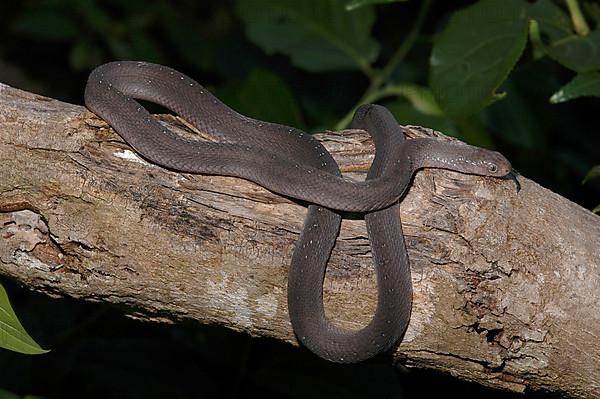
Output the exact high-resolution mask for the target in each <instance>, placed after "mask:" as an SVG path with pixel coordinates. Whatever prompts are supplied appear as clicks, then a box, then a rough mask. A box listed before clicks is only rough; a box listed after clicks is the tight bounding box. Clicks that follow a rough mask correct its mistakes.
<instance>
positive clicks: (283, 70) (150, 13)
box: [0, 0, 600, 398]
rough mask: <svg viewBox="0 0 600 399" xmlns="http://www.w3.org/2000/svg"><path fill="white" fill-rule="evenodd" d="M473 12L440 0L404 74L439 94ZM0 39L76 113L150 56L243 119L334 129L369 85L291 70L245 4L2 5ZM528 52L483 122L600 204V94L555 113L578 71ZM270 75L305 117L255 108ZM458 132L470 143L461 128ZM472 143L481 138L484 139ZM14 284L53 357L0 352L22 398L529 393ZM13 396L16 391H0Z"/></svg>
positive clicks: (59, 1) (393, 32)
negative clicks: (438, 48)
mask: <svg viewBox="0 0 600 399" xmlns="http://www.w3.org/2000/svg"><path fill="white" fill-rule="evenodd" d="M471 3H472V2H469V1H454V2H441V1H438V2H434V3H433V6H432V7H431V9H430V10H429V12H428V14H427V17H426V21H425V24H424V27H423V30H422V32H421V34H420V36H419V38H418V40H417V42H416V44H415V46H414V47H413V48H412V49H411V51H410V52H409V53H408V55H407V57H406V59H405V60H404V61H403V62H402V63H401V65H400V66H399V67H398V68H397V71H395V73H394V75H395V76H398V77H399V79H405V80H408V81H412V82H415V83H419V84H423V85H426V84H427V80H428V68H429V67H428V64H429V55H430V53H431V46H432V40H433V38H434V37H435V34H436V33H437V32H439V31H440V30H441V29H443V27H444V25H445V23H446V22H447V19H448V17H449V15H451V14H452V12H454V11H456V10H458V9H460V8H461V7H462V6H465V5H468V4H471ZM418 7H419V2H418V1H409V2H407V3H406V4H404V3H399V4H393V5H384V6H380V7H378V8H377V20H376V21H377V22H376V24H375V26H374V28H373V36H374V37H375V38H376V39H377V40H378V41H379V42H380V44H381V46H382V50H381V56H380V60H379V61H378V62H377V64H376V65H375V66H380V67H381V66H383V65H384V63H385V61H386V60H387V58H389V56H390V54H392V53H393V51H394V49H395V48H396V47H397V46H398V45H399V44H400V43H401V42H402V40H403V37H404V35H406V33H407V32H408V30H409V29H410V27H411V24H412V23H413V21H414V19H415V15H416V14H417V10H418ZM0 35H1V40H0V82H3V83H6V84H9V85H11V86H14V87H18V88H21V89H24V90H29V91H33V92H36V93H40V94H44V95H47V96H50V97H53V98H58V99H60V100H63V101H68V102H71V103H75V104H83V88H84V87H85V82H86V78H87V75H88V74H89V72H90V70H91V69H92V68H93V67H94V66H96V65H98V64H101V63H103V62H107V61H112V60H116V59H135V60H146V61H153V62H159V63H163V64H166V65H169V66H171V67H174V68H176V69H178V70H181V71H182V72H184V73H186V74H188V75H190V76H192V77H194V78H195V79H196V80H198V81H199V82H201V83H202V84H203V85H205V86H206V87H208V88H209V89H210V90H211V91H213V92H214V93H216V94H217V95H218V96H219V97H221V98H222V99H223V100H224V101H225V102H226V103H228V104H229V105H231V106H232V107H234V108H236V109H237V110H238V111H240V112H242V113H245V114H248V115H251V116H254V117H257V118H260V119H265V120H275V121H278V122H283V123H286V124H290V125H294V126H297V127H300V128H303V129H305V130H308V131H311V132H312V131H315V130H322V129H325V128H333V126H334V125H335V124H336V123H337V122H338V121H339V119H340V118H342V116H343V115H345V114H346V113H347V112H348V111H349V110H350V109H351V108H352V106H353V105H354V104H355V102H356V101H357V100H358V99H359V98H360V96H361V95H362V94H363V92H364V91H365V89H366V87H367V85H368V80H367V79H366V78H365V77H364V76H363V75H362V74H361V73H360V72H358V71H332V72H319V73H311V72H306V71H304V70H301V69H299V68H296V67H294V66H293V65H292V64H291V63H290V60H289V58H288V57H286V56H285V55H277V54H275V55H267V54H265V53H264V52H263V51H262V50H261V49H260V48H259V47H257V46H255V45H254V44H252V43H251V42H250V41H249V40H248V38H247V37H246V33H245V30H244V23H243V21H242V20H241V19H240V18H239V17H238V15H237V14H236V10H235V2H234V1H216V0H214V1H201V2H196V1H191V0H189V1H183V0H179V1H127V2H123V1H116V0H111V1H99V0H98V1H93V0H81V1H76V0H70V1H69V0H47V1H42V0H29V1H13V2H2V4H1V5H0ZM531 53H532V51H531V49H530V48H529V47H528V48H527V49H526V50H525V53H524V55H523V57H522V58H521V60H520V61H519V63H518V64H517V66H516V68H515V69H514V70H513V72H512V73H511V75H510V77H509V79H508V80H507V82H506V83H505V84H504V86H503V88H504V89H506V90H507V91H508V96H507V97H506V98H505V99H504V100H502V101H500V102H498V103H496V104H494V105H492V106H491V107H488V108H487V109H485V110H484V111H482V113H481V115H480V116H479V117H480V118H481V120H484V121H485V126H486V128H487V133H488V134H489V137H491V138H492V140H491V142H489V144H490V146H492V147H493V148H495V149H497V150H499V151H501V152H502V153H504V154H505V155H506V156H507V157H508V158H509V159H511V161H512V162H513V165H514V166H515V167H516V168H517V169H518V170H519V171H520V172H521V173H522V174H523V175H525V176H527V177H528V178H531V179H533V180H535V181H536V182H538V183H539V184H541V185H543V186H545V187H548V188H550V189H552V190H553V191H556V192H558V193H559V194H561V195H563V196H565V197H567V198H569V199H571V200H573V201H575V202H577V203H579V204H581V205H582V206H584V207H586V208H589V209H591V208H593V207H594V206H596V205H597V204H598V203H600V186H599V184H598V181H591V182H590V183H588V184H586V185H582V184H581V181H582V179H583V177H584V176H585V175H586V173H587V172H588V171H589V170H590V169H591V167H592V166H593V165H594V164H600V157H599V151H598V149H599V148H600V136H599V135H598V134H597V129H596V126H597V121H596V120H595V116H596V115H595V113H594V112H596V113H597V112H598V110H600V107H598V100H597V99H593V98H582V99H577V100H574V101H570V102H567V103H563V104H559V105H552V104H550V103H549V102H548V98H549V97H550V96H551V95H552V94H553V93H554V92H555V91H556V90H558V89H559V88H560V87H561V86H562V85H564V84H565V83H567V82H568V81H569V80H570V79H571V78H572V76H573V73H572V72H570V71H568V70H566V69H565V68H563V67H561V66H560V65H558V64H557V63H556V62H554V61H552V60H550V59H548V58H541V59H534V58H533V56H532V54H531ZM257 69H258V70H260V71H264V70H266V71H270V72H271V73H273V74H275V75H277V76H278V77H279V78H280V79H281V80H282V81H283V84H284V85H285V86H286V87H287V89H289V91H290V92H291V93H292V95H293V98H294V99H295V101H296V103H297V104H298V112H297V113H295V114H292V115H277V114H275V115H273V114H272V112H271V111H269V109H268V107H266V108H265V107H259V106H257V105H256V104H254V103H253V101H252V100H251V99H250V100H249V99H248V96H249V95H250V94H252V93H254V92H253V91H252V89H251V88H250V89H249V88H248V87H249V86H251V83H252V81H250V80H249V76H250V74H251V73H253V71H256V70H257ZM259 83H260V80H259ZM268 95H269V93H266V96H267V97H268ZM271 100H272V101H278V99H277V98H274V99H271ZM383 103H384V104H385V102H383ZM400 123H407V124H408V123H418V120H415V121H411V120H400ZM517 127H518V128H520V129H527V130H528V131H529V132H531V136H530V140H529V142H527V143H524V142H519V140H515V139H514V136H511V135H510V132H511V130H512V129H513V128H515V129H516V128H517ZM455 134H456V135H458V136H459V137H463V138H465V136H464V135H462V136H461V132H460V131H459V132H455ZM470 139H471V140H470V141H472V142H475V143H477V142H478V137H470ZM596 180H599V179H596ZM2 283H3V284H4V285H5V286H6V288H7V290H8V291H9V296H10V298H11V300H12V302H13V305H14V307H15V311H16V313H17V315H19V317H20V318H21V320H22V322H23V324H24V325H25V327H26V329H27V330H28V331H29V332H30V333H31V335H32V336H33V337H34V338H35V339H36V340H37V341H38V342H39V343H40V344H41V345H42V346H43V347H45V348H51V349H52V352H50V353H49V354H46V355H41V356H25V355H20V354H16V353H12V352H8V351H5V350H1V349H0V388H1V389H5V390H7V391H10V392H13V393H15V394H17V395H26V394H34V395H40V396H42V397H49V398H58V397H76V396H83V395H85V396H86V397H111V396H118V397H126V398H137V397H140V398H141V397H144V398H152V397H164V396H168V397H174V398H177V397H194V396H195V397H243V396H246V395H249V394H256V395H260V396H261V397H278V398H281V397H298V398H300V397H302V398H306V397H314V398H321V397H323V398H325V397H327V398H336V397H340V398H342V397H344V398H362V397H384V398H387V397H394V398H395V397H402V395H405V396H406V397H428V396H429V395H434V394H436V393H443V394H445V395H455V394H456V395H461V396H462V397H465V398H475V397H481V396H482V395H485V397H486V398H509V397H516V396H518V395H511V394H507V393H504V392H497V391H490V390H487V389H484V388H481V387H478V386H476V385H472V384H467V383H463V382H458V381H455V380H453V379H452V378H450V377H449V376H443V375H439V374H435V373H430V372H425V371H413V370H410V371H409V370H400V369H397V368H394V367H392V366H388V365H386V364H385V362H381V361H377V360H375V361H372V362H368V363H366V364H363V365H355V366H339V365H333V364H328V363H327V362H324V361H321V360H320V359H317V358H315V357H314V356H312V355H311V354H309V353H306V351H305V350H303V349H298V348H294V347H292V346H289V345H283V344H280V343H277V342H273V341H270V340H266V339H252V338H249V337H247V336H244V335H242V334H236V333H233V332H231V331H228V330H225V329H222V328H219V327H206V326H198V325H197V324H195V323H189V324H186V323H183V324H180V325H177V326H168V325H154V324H150V323H143V322H138V321H135V320H132V319H129V318H127V317H125V316H123V312H122V310H121V309H114V308H108V307H106V306H104V305H101V304H90V303H77V302H76V301H73V300H69V299H60V300H57V299H49V298H48V297H45V296H43V295H39V294H34V293H31V292H29V291H28V290H27V289H26V288H23V287H20V286H19V285H18V284H17V283H15V282H12V281H8V280H6V279H2ZM3 395H6V396H3ZM529 396H531V397H533V396H534V395H533V394H529ZM4 397H7V398H8V397H12V396H9V395H8V393H2V392H1V391H0V398H4Z"/></svg>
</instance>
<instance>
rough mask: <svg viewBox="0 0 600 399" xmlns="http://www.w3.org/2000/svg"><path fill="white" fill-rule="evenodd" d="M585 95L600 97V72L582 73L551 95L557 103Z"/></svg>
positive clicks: (552, 100) (551, 99)
mask: <svg viewBox="0 0 600 399" xmlns="http://www.w3.org/2000/svg"><path fill="white" fill-rule="evenodd" d="M583 96H588V97H591V96H594V97H600V72H587V73H580V74H579V75H577V76H575V78H573V80H571V81H570V82H569V83H567V84H566V85H564V86H563V87H561V88H560V90H558V91H557V92H556V93H554V94H553V95H552V97H550V102H551V103H554V104H557V103H562V102H565V101H569V100H572V99H574V98H578V97H583Z"/></svg>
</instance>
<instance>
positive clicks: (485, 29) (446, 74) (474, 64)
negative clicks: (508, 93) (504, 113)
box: [430, 0, 528, 117]
mask: <svg viewBox="0 0 600 399" xmlns="http://www.w3.org/2000/svg"><path fill="white" fill-rule="evenodd" d="M500 4H501V5H500ZM527 7H528V5H527V3H526V2H524V1H522V0H507V1H503V2H501V3H500V2H498V1H496V0H482V1H480V2H478V3H475V4H474V5H472V6H469V7H467V8H465V9H464V10H462V11H459V12H456V13H455V14H454V15H453V16H452V17H451V18H450V21H449V23H448V26H447V27H446V29H445V30H444V31H443V32H442V33H441V34H440V35H439V37H438V38H437V40H436V41H435V43H434V46H433V51H432V55H431V60H430V65H431V71H430V82H431V84H430V86H431V88H432V90H433V92H434V94H435V96H436V98H437V100H438V102H439V103H440V105H441V106H442V109H443V110H444V111H445V112H446V113H447V114H449V115H451V116H455V117H456V116H466V115H472V114H475V113H477V112H479V111H480V110H481V109H482V108H484V107H485V106H487V105H489V104H490V103H492V102H494V101H496V100H498V99H500V98H502V97H503V94H499V93H496V89H497V88H498V87H499V86H500V84H501V83H502V82H503V81H504V79H506V77H507V76H508V74H509V72H510V71H511V69H512V68H513V66H514V65H515V63H516V62H517V60H518V59H519V57H520V56H521V53H522V52H523V49H524V48H525V43H526V40H527V30H528V22H527V18H526V16H527V12H526V11H527Z"/></svg>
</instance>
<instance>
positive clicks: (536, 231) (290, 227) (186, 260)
mask: <svg viewBox="0 0 600 399" xmlns="http://www.w3.org/2000/svg"><path fill="white" fill-rule="evenodd" d="M163 120H165V121H168V123H169V124H173V125H174V126H175V127H176V128H177V129H179V130H181V131H182V132H183V131H184V130H183V129H184V124H183V123H182V122H181V121H180V120H178V119H176V118H173V117H163ZM410 132H411V135H414V136H423V135H438V134H436V133H434V132H432V131H430V130H427V129H423V128H418V127H411V128H410ZM185 134H188V135H189V134H190V133H185ZM318 137H319V139H320V140H322V141H323V142H324V144H325V145H326V147H327V148H328V149H329V150H330V151H331V152H332V153H333V154H334V156H335V157H336V159H337V160H338V161H339V163H340V166H341V168H342V169H343V170H344V171H345V172H347V174H349V175H353V176H354V177H357V178H362V177H364V173H365V171H366V170H367V169H368V165H369V163H370V160H371V154H372V152H373V148H372V145H371V142H370V141H369V139H368V136H367V135H366V134H365V133H364V132H360V131H343V132H337V133H327V134H324V135H319V136H318ZM442 139H446V138H442ZM521 183H522V186H523V189H522V190H521V192H520V193H518V194H517V193H516V192H515V189H514V185H513V184H512V183H511V182H509V181H503V180H497V179H492V178H480V177H476V176H467V175H462V174H458V173H453V172H447V171H440V170H425V171H421V172H419V173H418V174H417V176H416V178H415V181H414V184H413V186H412V187H411V189H410V192H409V193H408V195H407V196H406V198H405V199H404V200H403V202H402V205H401V208H402V209H401V212H402V222H403V227H404V231H405V235H406V242H407V245H408V249H409V256H410V260H411V268H412V275H413V285H414V303H413V313H412V319H411V323H410V326H409V329H408V331H407V333H406V336H405V337H404V341H403V342H402V344H401V345H400V347H399V349H398V350H397V352H396V360H398V359H402V361H403V362H404V363H405V364H407V365H408V366H411V367H421V368H433V369H436V370H440V371H446V372H450V373H452V374H453V375H455V376H458V377H460V378H462V379H466V380H471V381H477V382H479V383H481V384H484V385H488V386H493V387H498V388H504V389H510V390H514V391H523V390H525V389H528V388H530V389H548V390H551V391H561V392H564V393H566V394H567V395H569V396H572V397H577V398H584V397H587V398H590V397H591V398H600V346H598V344H597V341H598V337H600V316H599V315H600V255H599V251H598V248H600V217H599V216H596V215H593V214H592V213H591V212H588V211H587V210H585V209H582V208H581V207H579V206H577V205H576V204H573V203H572V202H570V201H568V200H566V199H564V198H562V197H560V196H558V195H556V194H554V193H552V192H550V191H549V190H546V189H544V188H543V187H540V186H539V185H537V184H535V183H534V182H532V181H529V180H527V179H526V178H521ZM305 211H306V208H305V207H304V206H302V205H300V204H297V203H294V202H292V201H289V200H287V199H285V198H282V197H280V196H278V195H275V194H273V193H270V192H269V191H267V190H265V189H263V188H261V187H258V186H256V185H255V184H252V183H249V182H246V181H244V180H240V179H235V178H227V177H219V176H200V175H188V174H179V173H175V172H172V171H167V170H164V169H162V168H159V167H157V166H154V165H150V164H148V163H146V162H144V161H142V160H140V159H139V158H138V157H136V156H135V155H134V154H133V153H132V152H131V150H130V148H129V147H128V146H127V145H125V144H124V143H123V142H122V140H121V139H120V138H119V137H118V136H117V135H116V134H115V133H114V132H113V131H112V130H110V129H109V128H108V126H107V125H106V124H105V123H104V122H102V121H100V120H98V119H97V118H96V117H95V116H94V115H93V114H91V113H90V112H88V111H87V110H86V109H85V108H83V107H80V106H75V105H70V104H65V103H62V102H59V101H56V100H51V99H48V98H44V97H40V96H37V95H34V94H30V93H26V92H23V91H19V90H16V89H13V88H10V87H8V86H4V85H0V274H2V275H5V276H10V277H12V278H15V279H18V280H20V281H21V282H23V283H24V284H27V285H28V286H29V287H31V288H32V289H35V290H38V291H43V292H46V293H48V294H51V295H67V296H71V297H74V298H80V299H84V300H92V301H103V302H110V303H114V304H118V305H121V306H125V307H126V308H127V309H129V310H130V312H131V313H133V314H135V316H136V317H141V318H145V319H150V320H156V321H177V320H181V319H194V320H198V321H199V322H201V323H218V324H221V325H224V326H227V327H229V328H231V329H234V330H238V331H245V332H248V333H250V334H252V335H256V336H270V337H274V338H276V339H279V340H283V341H288V342H292V343H296V340H295V338H294V335H293V332H292V329H291V326H290V323H289V319H288V315H287V305H286V304H287V300H286V274H287V267H288V264H289V261H290V255H291V253H292V250H293V247H294V242H295V241H296V239H297V238H298V234H299V232H300V229H301V227H302V219H303V217H304V214H305ZM375 296H376V286H375V280H374V271H373V267H372V265H371V259H370V250H369V244H368V239H367V234H366V231H365V226H364V222H363V221H361V220H345V221H344V225H343V228H342V232H341V234H340V237H339V239H338V244H337V246H336V249H335V251H334V253H333V255H332V258H331V261H330V265H329V269H328V272H327V277H326V281H325V302H326V308H327V312H328V314H329V315H330V317H332V318H333V319H334V320H335V321H336V322H337V323H339V324H341V325H344V326H347V327H355V328H358V327H360V326H361V325H364V324H366V323H367V322H368V321H369V320H370V318H371V315H372V313H373V310H374V307H375Z"/></svg>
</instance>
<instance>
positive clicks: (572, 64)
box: [529, 0, 600, 73]
mask: <svg viewBox="0 0 600 399" xmlns="http://www.w3.org/2000/svg"><path fill="white" fill-rule="evenodd" d="M529 16H530V17H531V18H532V19H534V20H535V21H536V22H537V24H538V25H539V37H536V38H534V37H532V40H535V41H536V43H537V44H539V45H541V47H542V48H543V50H544V51H545V53H546V54H548V55H549V56H550V57H551V58H553V59H554V60H556V61H558V62H559V63H560V64H562V65H564V66H565V67H567V68H569V69H571V70H573V71H575V72H580V73H582V72H590V71H594V70H597V69H600V31H599V30H594V31H592V32H590V34H588V35H586V36H580V35H577V34H576V33H575V32H573V25H572V23H571V19H570V18H569V15H568V14H567V13H566V12H565V11H563V10H562V9H561V8H560V7H558V6H557V5H556V4H554V3H553V2H552V1H551V0H539V1H537V2H536V3H535V4H534V5H532V6H531V7H530V9H529Z"/></svg>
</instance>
